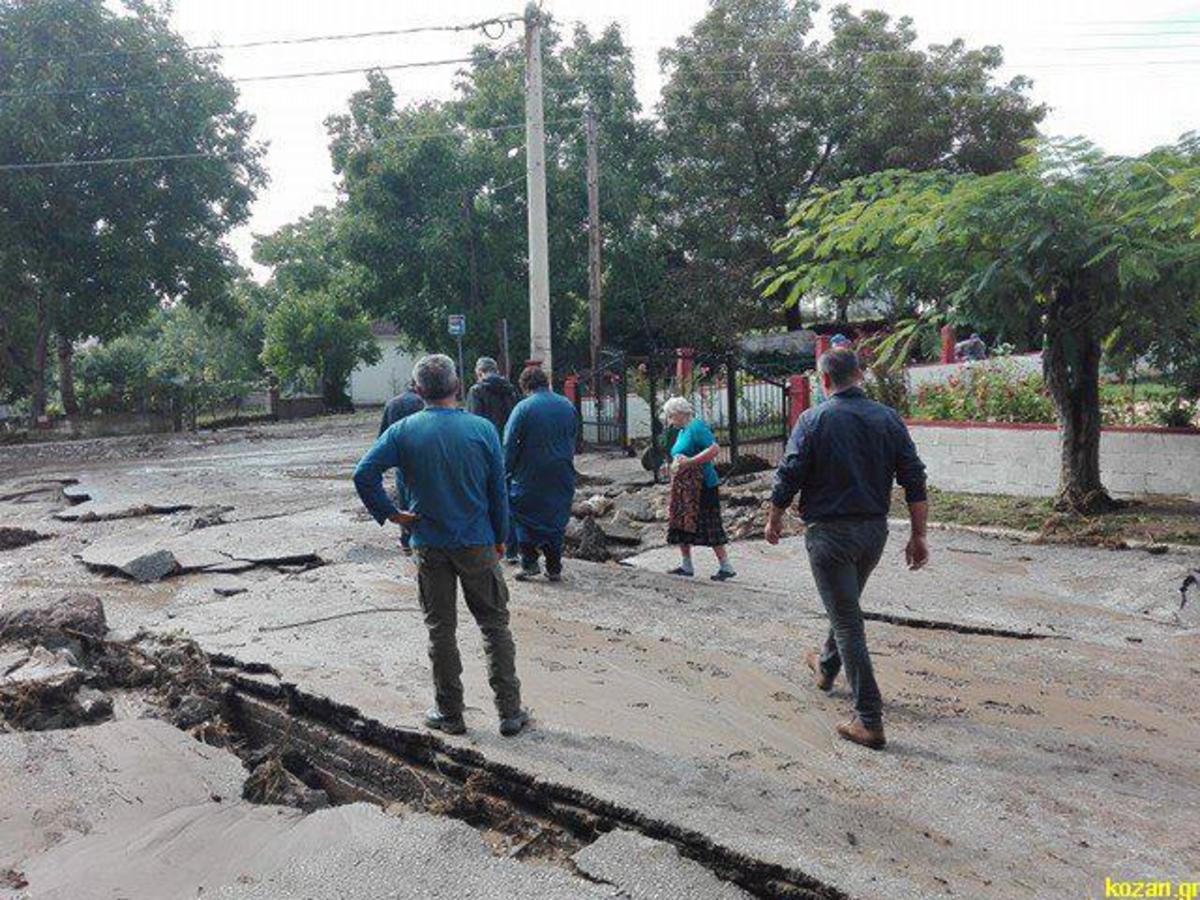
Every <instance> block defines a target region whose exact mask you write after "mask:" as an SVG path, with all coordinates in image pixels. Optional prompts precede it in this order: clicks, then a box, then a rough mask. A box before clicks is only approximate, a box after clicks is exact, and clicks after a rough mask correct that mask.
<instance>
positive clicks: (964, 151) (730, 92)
mask: <svg viewBox="0 0 1200 900" xmlns="http://www.w3.org/2000/svg"><path fill="white" fill-rule="evenodd" d="M817 8H818V4H817V3H816V2H815V0H712V3H711V7H710V10H709V12H708V14H707V15H705V16H704V18H703V19H701V20H700V22H698V23H697V24H696V26H695V27H694V28H693V29H692V30H691V32H690V33H689V34H687V35H685V36H684V37H681V38H680V39H679V40H678V41H677V42H676V44H675V46H674V47H673V48H671V49H669V50H665V51H663V52H662V54H661V62H662V67H663V70H664V72H665V73H666V75H667V83H666V86H665V87H664V89H663V97H662V101H661V104H660V106H659V112H660V115H661V117H662V122H663V127H664V141H663V147H664V153H665V161H664V165H665V168H666V172H667V200H666V202H667V204H668V205H669V208H670V209H671V217H670V226H671V242H672V245H673V254H672V259H673V264H672V267H671V284H672V286H673V291H672V293H673V294H674V296H675V297H676V298H677V300H678V302H680V303H681V304H685V305H686V306H687V308H688V311H689V314H690V315H692V316H693V317H694V318H695V319H697V320H700V321H704V322H705V325H706V327H707V328H713V327H722V326H723V327H724V330H725V331H726V332H727V333H730V334H733V333H736V332H737V331H739V330H740V329H741V328H743V327H745V326H747V325H764V324H769V323H770V322H772V321H773V320H774V316H776V315H777V314H778V311H777V310H774V309H772V308H770V307H769V306H766V305H764V304H763V303H762V302H761V299H760V298H759V297H758V295H757V293H756V292H755V291H754V290H753V280H754V276H755V275H756V274H757V273H758V271H760V270H761V269H762V268H763V267H764V266H765V265H767V264H768V263H769V262H770V251H769V242H770V241H771V240H772V239H773V238H775V237H776V236H778V235H779V234H780V233H782V230H783V228H784V223H785V222H786V220H787V210H788V206H789V204H791V203H794V202H795V201H797V200H799V199H800V198H802V197H804V196H805V194H806V193H807V192H809V191H810V190H812V189H813V188H815V187H821V186H829V185H832V184H836V183H838V182H839V181H842V180H844V179H847V178H852V177H855V176H858V175H865V174H868V173H871V172H877V171H880V170H883V169H894V168H906V169H912V170H925V169H944V170H948V171H955V172H976V173H980V174H986V173H989V172H996V171H1000V170H1003V169H1008V168H1010V167H1011V166H1012V164H1013V163H1014V162H1015V160H1016V159H1017V157H1018V156H1019V155H1020V154H1021V150H1020V147H1021V142H1022V141H1024V140H1026V139H1028V138H1031V137H1033V135H1034V134H1035V129H1036V126H1037V123H1038V122H1039V121H1040V120H1041V119H1042V117H1043V115H1044V108H1043V107H1041V106H1038V105H1035V104H1034V103H1033V102H1032V101H1031V100H1030V99H1029V97H1028V94H1027V91H1028V88H1029V86H1030V82H1029V81H1028V80H1026V79H1024V78H1015V79H1012V80H1010V81H1008V82H1007V83H1003V84H1001V83H997V82H996V81H995V80H994V75H995V72H996V70H997V68H998V67H999V66H1000V64H1001V62H1002V54H1001V51H1000V49H999V48H998V47H983V48H979V49H968V48H967V47H966V46H965V45H964V44H963V43H962V42H961V41H955V42H953V43H950V44H947V45H940V46H931V47H929V48H927V49H920V48H919V47H918V46H917V34H916V31H915V29H914V27H913V23H912V20H911V19H909V18H907V17H905V18H901V19H897V20H892V19H890V18H889V17H888V16H887V15H885V14H884V13H881V12H876V11H867V12H864V13H862V14H861V15H855V14H854V13H852V12H850V10H849V8H848V7H847V6H844V5H843V6H836V7H834V8H833V10H832V13H831V18H830V25H831V28H832V36H831V37H830V38H829V39H828V40H827V41H824V42H822V41H819V40H816V39H814V38H813V36H812V32H813V28H814V15H815V13H816V11H817ZM838 299H840V300H842V302H841V303H840V304H839V311H840V313H841V315H842V316H843V317H844V315H845V311H846V305H845V298H838ZM786 318H787V322H788V324H789V326H791V327H798V326H799V324H800V309H799V307H798V306H795V305H793V306H791V307H789V308H788V310H787V311H786Z"/></svg>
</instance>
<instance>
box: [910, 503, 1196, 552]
mask: <svg viewBox="0 0 1200 900" xmlns="http://www.w3.org/2000/svg"><path fill="white" fill-rule="evenodd" d="M895 501H896V502H895V506H894V507H893V508H894V509H903V503H904V494H903V492H902V491H897V492H896V495H895ZM929 520H930V521H931V522H944V523H953V524H956V525H975V526H984V527H991V528H1013V529H1016V530H1017V531H1027V532H1030V533H1031V534H1036V535H1038V536H1039V537H1040V538H1041V539H1042V540H1044V541H1048V542H1060V543H1073V544H1090V545H1101V546H1112V547H1116V546H1121V545H1122V544H1123V543H1125V542H1128V541H1150V542H1151V543H1156V544H1158V543H1162V544H1191V545H1197V546H1200V503H1197V502H1195V501H1193V500H1186V499H1182V498H1174V497H1155V498H1151V499H1145V500H1130V501H1126V505H1125V506H1123V507H1122V508H1121V509H1119V510H1116V511H1115V512H1111V513H1107V514H1105V515H1101V516H1069V515H1064V514H1063V513H1058V512H1055V511H1054V508H1053V501H1052V500H1051V499H1050V498H1049V497H1013V496H1009V495H1007V494H965V493H960V492H957V491H939V490H937V489H936V488H930V489H929Z"/></svg>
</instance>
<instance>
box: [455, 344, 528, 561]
mask: <svg viewBox="0 0 1200 900" xmlns="http://www.w3.org/2000/svg"><path fill="white" fill-rule="evenodd" d="M520 400H521V398H520V397H519V396H518V395H517V389H516V388H514V387H513V385H512V382H511V381H509V380H508V379H507V378H505V377H504V376H503V375H501V374H500V369H499V367H498V366H497V365H496V361H495V360H494V359H492V358H491V357H490V356H481V357H479V359H478V360H476V361H475V383H474V384H473V385H471V390H469V391H467V412H470V413H474V414H475V415H477V416H482V417H483V418H485V419H487V420H488V421H489V422H491V423H492V424H493V425H495V426H496V434H498V435H500V436H501V437H504V429H505V427H506V426H507V425H508V417H509V416H511V415H512V411H513V409H514V408H515V407H516V405H517V403H518V402H520ZM504 561H505V562H506V563H508V564H509V565H510V566H513V565H516V564H517V563H518V562H519V561H520V548H519V546H518V543H517V525H516V520H515V519H514V520H513V522H512V524H510V526H509V529H508V534H507V535H506V536H505V542H504Z"/></svg>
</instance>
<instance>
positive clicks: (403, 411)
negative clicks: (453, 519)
mask: <svg viewBox="0 0 1200 900" xmlns="http://www.w3.org/2000/svg"><path fill="white" fill-rule="evenodd" d="M424 408H425V401H424V400H422V399H421V395H420V394H418V393H417V384H416V382H415V381H411V380H410V381H409V382H408V387H407V388H405V389H404V391H403V392H402V393H400V394H397V395H396V396H395V397H393V398H392V399H391V400H389V401H388V402H387V404H386V405H385V406H384V407H383V420H382V421H381V422H380V423H379V437H383V433H384V432H385V431H387V430H388V429H389V428H391V427H392V426H393V425H395V424H396V423H397V422H399V421H401V420H403V419H407V418H408V417H409V416H411V415H412V414H413V413H419V412H420V411H421V410H423V409H424ZM408 499H409V498H408V493H407V492H406V491H405V490H404V479H403V478H401V477H400V470H399V469H397V470H396V503H397V505H399V506H400V508H401V509H408ZM400 549H401V550H402V551H403V552H404V555H405V556H408V555H409V554H411V553H412V528H410V527H409V526H408V525H401V526H400Z"/></svg>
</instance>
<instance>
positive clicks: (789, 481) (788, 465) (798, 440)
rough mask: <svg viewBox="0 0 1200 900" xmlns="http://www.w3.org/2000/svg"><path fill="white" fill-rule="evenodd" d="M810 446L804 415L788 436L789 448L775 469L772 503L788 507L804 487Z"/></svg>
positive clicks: (784, 507) (779, 506) (782, 507)
mask: <svg viewBox="0 0 1200 900" xmlns="http://www.w3.org/2000/svg"><path fill="white" fill-rule="evenodd" d="M808 465H809V447H808V428H807V422H805V420H804V417H803V416H802V417H801V418H800V421H798V422H797V423H796V427H795V428H793V429H792V434H791V436H790V437H789V438H788V442H787V449H786V450H785V451H784V457H783V461H782V462H781V463H780V464H779V468H777V469H776V470H775V485H774V487H773V488H772V489H771V504H772V505H773V506H776V507H778V508H779V509H787V508H788V507H789V506H790V505H791V503H792V501H793V500H794V499H796V495H797V494H798V493H800V489H801V488H802V487H804V479H805V477H806V475H807V474H808Z"/></svg>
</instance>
